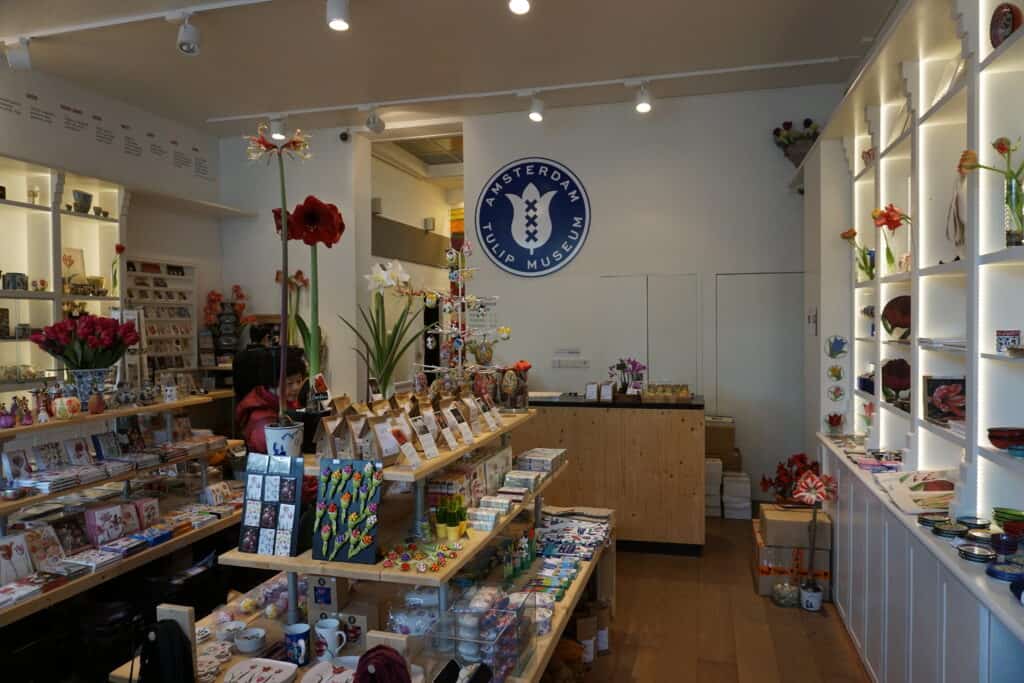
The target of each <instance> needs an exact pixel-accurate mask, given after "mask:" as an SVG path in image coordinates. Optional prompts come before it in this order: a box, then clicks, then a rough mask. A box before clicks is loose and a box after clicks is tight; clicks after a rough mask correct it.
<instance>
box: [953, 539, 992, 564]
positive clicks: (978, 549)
mask: <svg viewBox="0 0 1024 683" xmlns="http://www.w3.org/2000/svg"><path fill="white" fill-rule="evenodd" d="M956 550H957V552H958V553H960V557H962V558H963V559H965V560H967V561H969V562H992V561H994V560H995V559H996V554H995V551H993V550H992V548H988V547H985V546H983V545H977V544H974V543H964V544H963V545H962V546H960V547H959V548H957V549H956Z"/></svg>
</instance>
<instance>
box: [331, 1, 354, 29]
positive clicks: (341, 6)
mask: <svg viewBox="0 0 1024 683" xmlns="http://www.w3.org/2000/svg"><path fill="white" fill-rule="evenodd" d="M348 21H349V18H348V0H327V25H328V26H330V27H331V28H332V29H333V30H335V31H347V30H348Z"/></svg>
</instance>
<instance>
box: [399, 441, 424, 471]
mask: <svg viewBox="0 0 1024 683" xmlns="http://www.w3.org/2000/svg"><path fill="white" fill-rule="evenodd" d="M402 455H404V456H405V460H406V464H408V465H410V466H412V467H419V466H420V454H419V453H417V452H416V447H415V446H413V445H412V444H411V443H409V442H408V441H406V442H405V443H403V444H402Z"/></svg>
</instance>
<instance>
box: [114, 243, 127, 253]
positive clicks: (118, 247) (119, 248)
mask: <svg viewBox="0 0 1024 683" xmlns="http://www.w3.org/2000/svg"><path fill="white" fill-rule="evenodd" d="M124 250H125V246H124V245H123V244H121V243H120V242H118V243H117V244H115V245H114V251H115V252H117V253H118V254H123V253H124Z"/></svg>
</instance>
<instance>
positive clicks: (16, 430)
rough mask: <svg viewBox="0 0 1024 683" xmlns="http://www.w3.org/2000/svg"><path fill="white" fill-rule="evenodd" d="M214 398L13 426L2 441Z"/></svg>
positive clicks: (1, 435)
mask: <svg viewBox="0 0 1024 683" xmlns="http://www.w3.org/2000/svg"><path fill="white" fill-rule="evenodd" d="M212 400H213V399H211V398H209V397H207V396H190V397H189V398H185V399H182V400H180V401H174V402H171V403H154V404H153V405H150V406H135V407H134V408H114V409H113V410H107V411H105V412H102V413H100V414H99V415H80V416H79V417H76V418H72V419H70V420H50V421H49V422H46V423H43V424H34V425H29V426H27V427H11V428H10V429H4V430H0V443H4V442H6V441H11V440H13V439H17V438H18V437H20V436H22V435H24V434H32V433H35V432H42V431H47V430H50V429H64V428H66V427H76V426H78V425H82V424H87V423H89V422H102V421H104V420H113V419H115V418H118V417H130V416H131V415H146V414H149V413H162V412H164V411H175V410H184V409H185V408H191V407H193V406H198V405H203V404H204V403H211V402H212Z"/></svg>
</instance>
